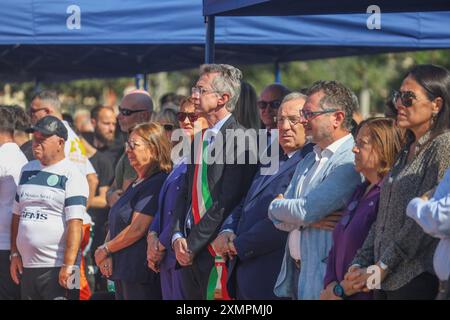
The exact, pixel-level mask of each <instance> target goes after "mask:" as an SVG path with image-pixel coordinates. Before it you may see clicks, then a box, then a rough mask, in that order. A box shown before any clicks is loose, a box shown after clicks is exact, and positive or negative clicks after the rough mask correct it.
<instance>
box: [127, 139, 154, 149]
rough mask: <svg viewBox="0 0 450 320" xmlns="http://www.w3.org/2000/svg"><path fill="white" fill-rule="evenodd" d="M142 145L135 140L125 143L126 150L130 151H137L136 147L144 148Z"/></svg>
mask: <svg viewBox="0 0 450 320" xmlns="http://www.w3.org/2000/svg"><path fill="white" fill-rule="evenodd" d="M145 144H148V143H145ZM142 145H143V144H140V143H136V142H135V141H133V140H130V141H125V149H127V148H129V149H130V150H134V149H136V147H139V146H142Z"/></svg>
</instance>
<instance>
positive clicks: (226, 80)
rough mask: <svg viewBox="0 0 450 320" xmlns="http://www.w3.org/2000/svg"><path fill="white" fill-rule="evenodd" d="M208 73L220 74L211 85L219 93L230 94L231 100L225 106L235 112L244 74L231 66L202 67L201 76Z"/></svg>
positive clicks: (210, 65) (208, 65) (213, 65)
mask: <svg viewBox="0 0 450 320" xmlns="http://www.w3.org/2000/svg"><path fill="white" fill-rule="evenodd" d="M206 73H218V75H217V77H215V78H214V80H213V83H212V85H211V87H212V89H213V90H215V91H217V92H218V93H228V94H229V95H230V100H229V101H228V103H227V104H226V105H225V108H227V110H228V111H229V112H233V111H234V108H235V107H236V103H237V101H238V99H239V95H240V93H241V79H242V72H241V70H239V69H238V68H235V67H233V66H231V65H229V64H204V65H202V66H201V67H200V76H202V75H203V74H206Z"/></svg>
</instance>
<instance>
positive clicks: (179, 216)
mask: <svg viewBox="0 0 450 320" xmlns="http://www.w3.org/2000/svg"><path fill="white" fill-rule="evenodd" d="M227 129H244V127H242V126H241V125H240V124H239V123H238V122H237V121H236V119H235V118H234V117H233V115H231V116H230V118H229V119H228V120H227V121H226V122H225V123H224V125H223V126H222V128H221V129H220V132H221V133H222V136H223V137H224V145H223V149H222V150H221V153H222V154H221V155H220V156H223V158H222V159H223V161H222V164H218V163H213V164H210V165H208V167H207V174H208V185H209V190H210V193H211V197H212V206H211V208H210V209H209V210H208V211H207V212H206V213H205V215H204V216H203V218H202V219H201V220H200V222H199V223H198V224H196V225H193V226H192V229H191V231H190V233H189V235H188V237H187V243H188V247H189V249H190V250H191V251H192V252H193V253H194V256H195V255H197V254H198V253H199V252H200V251H201V250H203V249H206V248H207V246H208V245H209V244H210V243H211V242H212V241H213V240H214V239H215V238H216V236H217V234H218V233H219V231H220V227H221V226H222V223H223V222H224V221H225V219H226V218H227V217H228V216H229V214H230V213H231V211H232V210H233V209H234V207H236V205H238V204H239V202H240V201H241V199H242V198H243V197H244V196H245V195H246V193H247V191H248V189H249V188H250V185H251V183H252V180H253V176H254V175H255V172H256V170H257V164H249V151H248V148H247V147H246V148H245V149H244V150H245V151H244V152H245V160H246V161H245V164H237V159H238V156H239V155H238V154H237V143H236V142H235V143H234V157H233V163H231V164H229V163H226V155H227V154H230V151H231V150H227V143H226V141H225V140H226V139H225V137H226V130H227ZM228 148H231V146H230V145H229V146H228ZM191 151H192V152H191V160H192V161H191V164H189V165H188V168H187V175H186V179H185V184H184V186H183V190H182V191H181V195H180V197H179V198H178V199H177V205H176V207H175V212H174V216H175V219H174V228H173V231H174V233H176V232H181V233H184V232H183V229H184V223H185V219H186V214H187V212H188V210H189V207H190V205H191V200H192V185H193V181H194V170H195V166H194V164H193V163H194V162H193V157H194V154H195V152H194V144H192V147H191Z"/></svg>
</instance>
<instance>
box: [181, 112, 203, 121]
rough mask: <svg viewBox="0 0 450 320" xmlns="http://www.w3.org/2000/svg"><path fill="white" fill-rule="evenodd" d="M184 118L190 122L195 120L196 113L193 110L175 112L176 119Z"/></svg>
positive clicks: (196, 117) (182, 119)
mask: <svg viewBox="0 0 450 320" xmlns="http://www.w3.org/2000/svg"><path fill="white" fill-rule="evenodd" d="M186 118H188V119H189V121H190V122H195V121H197V119H198V115H197V114H195V112H177V119H178V121H180V122H183V121H184V120H185V119H186Z"/></svg>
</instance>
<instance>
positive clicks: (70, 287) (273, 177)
mask: <svg viewBox="0 0 450 320" xmlns="http://www.w3.org/2000/svg"><path fill="white" fill-rule="evenodd" d="M30 101H31V102H30V105H29V107H28V108H27V110H23V109H22V108H20V107H18V106H6V105H4V106H0V299H10V300H17V299H32V300H35V299H36V300H38V299H71V300H78V299H92V300H95V299H116V300H161V299H164V300H193V299H198V300H207V299H208V300H210V299H223V300H228V299H236V300H274V299H293V300H297V299H298V300H310V299H321V300H369V299H377V300H394V299H405V300H409V299H450V293H449V288H448V283H449V277H450V186H449V185H450V170H448V168H449V167H450V72H449V71H448V70H446V69H445V68H443V67H440V66H436V65H417V66H415V67H413V68H412V69H411V70H409V71H408V72H407V73H406V75H405V76H404V78H403V81H402V83H401V86H400V88H398V90H394V91H393V94H392V97H391V99H389V101H388V103H387V106H386V113H385V116H380V117H372V118H369V119H365V120H363V121H360V119H359V115H358V99H357V97H356V95H355V94H354V93H353V92H352V91H351V90H350V89H349V88H347V87H346V86H344V85H343V84H341V83H340V82H338V81H323V80H319V81H316V82H315V83H313V84H311V85H310V86H309V87H308V88H304V89H301V90H298V91H292V90H290V89H288V88H287V87H285V86H283V85H281V84H269V85H268V86H266V87H265V88H264V89H263V90H262V91H261V92H260V94H259V95H257V93H256V92H255V89H254V88H253V87H252V86H251V85H250V84H249V83H248V82H245V81H243V79H242V73H241V71H240V70H239V69H237V68H235V67H233V66H230V65H224V64H207V65H203V66H202V67H201V68H200V73H199V78H198V79H197V81H196V82H195V85H194V86H193V88H192V90H191V95H190V96H188V97H182V96H178V95H175V94H170V95H166V96H164V99H162V101H161V102H160V110H159V112H156V111H155V107H154V102H153V99H152V97H151V95H150V94H149V93H148V92H147V91H144V90H134V91H131V92H129V93H127V94H126V95H125V96H124V97H123V98H122V100H121V101H120V105H119V106H118V109H117V110H118V114H117V115H116V109H115V108H114V107H112V106H97V107H94V108H93V109H92V110H90V112H88V113H86V112H84V111H83V112H82V111H80V112H77V114H76V115H75V116H74V121H73V122H71V117H70V116H69V115H65V114H63V112H62V110H61V103H60V101H59V99H58V94H57V93H56V92H53V91H42V92H39V93H37V94H36V95H35V96H34V97H32V99H31V100H30ZM250 131H252V132H258V133H259V135H258V137H257V139H256V140H257V142H256V145H257V147H258V148H257V152H256V153H257V157H256V161H252V159H253V158H254V157H253V156H254V155H255V152H254V149H253V148H252V143H251V141H247V142H246V143H241V142H239V141H241V140H239V137H240V136H242V135H247V133H248V132H250ZM230 133H237V134H234V135H233V134H230ZM30 137H31V139H30ZM250 140H251V139H250ZM186 141H187V150H188V151H187V152H184V151H185V150H186V148H184V149H183V148H179V146H181V145H182V144H183V143H184V144H186ZM175 150H177V151H179V150H183V152H181V153H179V152H174V151H175ZM266 158H270V159H271V160H274V159H275V160H276V161H275V163H276V169H275V170H271V171H270V170H268V169H269V167H270V166H271V164H272V163H269V164H268V163H267V161H263V160H264V159H266ZM268 172H269V174H268Z"/></svg>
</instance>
